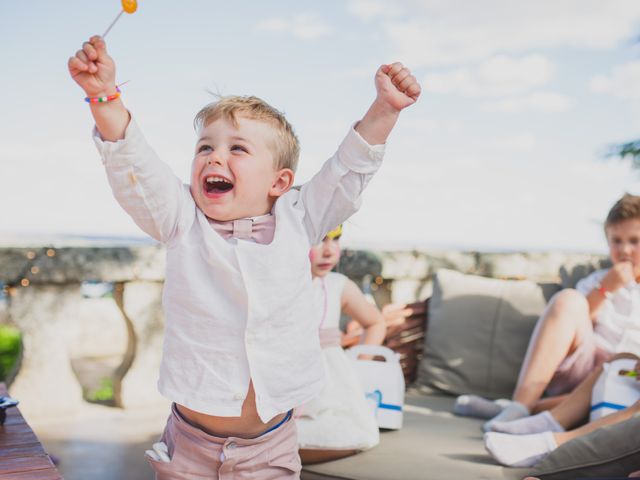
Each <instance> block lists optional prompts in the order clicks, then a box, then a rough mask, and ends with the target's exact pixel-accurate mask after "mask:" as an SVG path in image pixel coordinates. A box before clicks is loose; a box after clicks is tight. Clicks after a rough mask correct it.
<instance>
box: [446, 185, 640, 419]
mask: <svg viewBox="0 0 640 480" xmlns="http://www.w3.org/2000/svg"><path fill="white" fill-rule="evenodd" d="M605 234H606V237H607V243H608V244H609V256H610V258H611V261H612V262H613V267H611V268H609V269H604V270H599V271H597V272H594V273H592V274H591V275H589V276H588V277H586V278H584V279H582V280H581V281H580V282H578V285H577V286H576V289H575V290H574V289H564V290H562V291H561V292H559V293H557V294H556V295H555V296H554V297H553V298H552V299H551V301H550V302H549V305H548V306H547V308H546V310H545V311H544V312H543V314H542V316H541V317H540V320H539V321H538V324H537V325H536V328H535V330H534V332H533V335H532V337H531V341H530V342H529V348H528V350H527V354H526V356H525V359H524V363H523V364H522V368H521V370H520V375H519V378H518V382H517V384H516V389H515V391H514V394H513V399H512V401H511V402H507V403H506V407H505V408H502V406H500V405H496V406H495V408H496V409H495V410H493V411H492V410H491V408H487V407H491V405H488V402H487V401H483V399H479V398H478V397H472V396H464V397H461V398H459V400H458V402H457V404H456V410H457V411H459V412H460V413H465V414H471V415H473V414H474V413H477V412H478V411H491V412H492V413H494V414H495V413H497V412H499V413H498V414H497V416H496V417H494V418H493V419H492V420H490V421H489V422H487V423H485V425H484V430H485V431H491V430H492V425H493V423H494V422H503V421H509V420H515V419H517V418H521V417H526V416H528V415H529V414H530V413H531V412H536V411H540V410H542V409H545V408H546V407H548V406H549V405H552V404H553V402H555V400H552V399H542V400H541V398H542V395H543V394H544V393H545V391H546V392H547V393H548V394H549V395H551V396H555V395H561V394H566V393H568V392H570V391H571V390H573V389H574V388H575V387H576V386H577V385H578V384H579V383H580V382H581V381H582V380H584V379H585V378H586V377H587V376H588V375H589V373H590V372H591V371H593V369H594V368H596V367H597V366H598V365H601V364H602V363H603V362H604V361H606V360H607V359H609V358H610V357H611V356H612V355H613V354H614V353H617V352H623V351H627V350H631V351H633V348H632V345H633V344H640V338H639V337H640V284H639V283H638V281H639V280H640V196H635V195H629V194H626V195H624V196H623V197H622V198H621V199H620V200H618V201H617V202H616V204H615V205H614V206H613V207H612V208H611V210H610V211H609V214H608V216H607V219H606V221H605ZM549 400H550V402H549ZM545 402H547V403H546V407H545Z"/></svg>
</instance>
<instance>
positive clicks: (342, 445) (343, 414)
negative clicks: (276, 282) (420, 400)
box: [296, 227, 386, 464]
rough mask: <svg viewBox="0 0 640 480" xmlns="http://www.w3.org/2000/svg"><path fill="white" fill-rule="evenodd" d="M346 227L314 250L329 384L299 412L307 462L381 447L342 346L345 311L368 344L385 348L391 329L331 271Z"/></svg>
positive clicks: (355, 288) (300, 437)
mask: <svg viewBox="0 0 640 480" xmlns="http://www.w3.org/2000/svg"><path fill="white" fill-rule="evenodd" d="M341 234H342V227H338V228H337V229H335V230H333V231H331V232H329V234H327V236H326V237H325V238H324V240H323V241H322V243H321V244H318V245H315V246H313V247H312V248H311V250H310V252H309V257H310V259H311V273H312V276H313V287H314V289H315V292H316V294H317V296H319V297H320V301H319V302H316V303H317V304H319V305H321V312H322V316H321V319H320V325H319V328H320V345H321V346H322V353H323V359H324V364H325V371H326V372H327V382H326V383H325V386H324V388H323V389H322V392H321V393H320V395H319V396H318V397H316V398H314V399H313V400H311V401H310V402H307V403H306V404H304V405H303V406H302V407H301V408H300V409H299V410H297V411H296V414H297V415H296V423H297V427H298V445H299V446H300V457H301V458H302V463H303V464H304V463H317V462H324V461H328V460H334V459H337V458H342V457H346V456H349V455H353V454H355V453H357V452H359V451H361V450H365V449H368V448H371V447H373V446H375V445H377V444H378V441H379V437H378V424H377V421H376V418H375V415H374V414H373V411H372V410H371V407H370V406H369V405H368V403H367V401H366V398H365V395H364V392H363V390H362V386H361V385H360V382H359V380H358V377H357V376H356V372H355V369H354V368H353V364H352V360H350V359H349V358H347V355H346V354H345V353H344V351H343V350H342V347H341V346H340V338H341V332H340V329H339V322H340V312H341V311H342V312H344V313H346V314H347V315H349V316H350V317H351V318H352V319H353V321H355V322H357V323H358V324H360V325H362V327H364V338H363V343H364V344H367V345H380V344H382V342H383V340H384V335H385V331H386V327H385V324H384V319H383V317H382V314H381V313H380V311H379V310H378V309H377V308H376V307H375V306H373V305H372V304H371V303H369V302H368V301H367V299H366V298H365V297H364V295H363V294H362V292H361V291H360V289H359V288H358V286H357V285H356V284H355V283H354V282H353V281H351V280H349V279H348V278H347V277H345V276H344V275H342V274H340V273H334V272H331V269H333V267H335V266H336V264H337V263H338V260H339V259H340V243H339V241H340V235H341Z"/></svg>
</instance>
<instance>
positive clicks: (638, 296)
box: [576, 269, 640, 355]
mask: <svg viewBox="0 0 640 480" xmlns="http://www.w3.org/2000/svg"><path fill="white" fill-rule="evenodd" d="M608 271H609V270H608V269H604V270H598V271H596V272H593V273H592V274H591V275H589V276H587V277H585V278H583V279H582V280H580V281H579V282H578V284H577V285H576V290H578V291H579V292H580V293H582V294H583V295H584V296H587V295H589V293H590V292H591V291H592V290H593V289H595V288H597V287H598V285H599V284H600V282H601V281H602V279H603V278H604V276H605V275H606V274H607V272H608ZM594 333H595V335H596V343H597V344H598V345H599V346H600V347H601V348H603V349H605V350H606V351H608V352H610V353H620V352H630V353H635V354H636V355H640V284H638V283H636V282H635V281H634V282H630V283H629V284H627V285H625V286H624V287H622V288H620V289H618V290H617V291H615V292H612V293H611V296H610V297H609V298H607V299H605V301H604V305H602V308H601V309H600V311H599V312H598V315H597V317H596V323H595V326H594Z"/></svg>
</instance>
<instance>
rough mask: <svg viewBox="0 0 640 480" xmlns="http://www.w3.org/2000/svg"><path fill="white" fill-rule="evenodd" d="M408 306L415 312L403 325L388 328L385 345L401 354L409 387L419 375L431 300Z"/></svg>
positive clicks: (401, 363)
mask: <svg viewBox="0 0 640 480" xmlns="http://www.w3.org/2000/svg"><path fill="white" fill-rule="evenodd" d="M407 307H409V308H411V309H412V310H413V314H412V315H411V316H409V317H407V318H406V319H405V321H404V322H403V323H402V324H401V325H396V326H393V327H389V328H388V329H387V334H386V337H385V340H384V344H383V345H385V346H386V347H389V348H390V349H392V350H393V351H395V352H397V353H399V354H400V366H401V367H402V373H403V374H404V380H405V384H406V385H407V387H408V386H409V385H411V384H412V383H413V382H414V381H415V380H416V378H417V377H418V366H419V365H420V359H421V358H422V352H423V350H424V337H425V332H426V330H427V324H428V321H429V319H428V311H429V310H428V308H429V300H427V301H425V302H417V303H412V304H411V305H407Z"/></svg>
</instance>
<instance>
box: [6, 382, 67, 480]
mask: <svg viewBox="0 0 640 480" xmlns="http://www.w3.org/2000/svg"><path fill="white" fill-rule="evenodd" d="M2 395H7V388H6V386H5V385H4V383H0V396H2ZM61 478H62V476H61V475H60V472H58V470H57V469H56V467H55V465H54V464H53V462H52V461H51V458H49V455H47V453H46V452H45V450H44V448H43V446H42V444H41V443H40V441H39V440H38V437H37V436H36V434H35V433H34V432H33V430H31V427H29V425H28V424H27V422H26V421H25V419H24V418H23V417H22V414H21V413H20V410H19V409H18V408H16V407H14V408H10V409H9V410H7V419H6V421H5V423H4V425H2V426H0V479H1V480H9V479H11V480H59V479H61Z"/></svg>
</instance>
